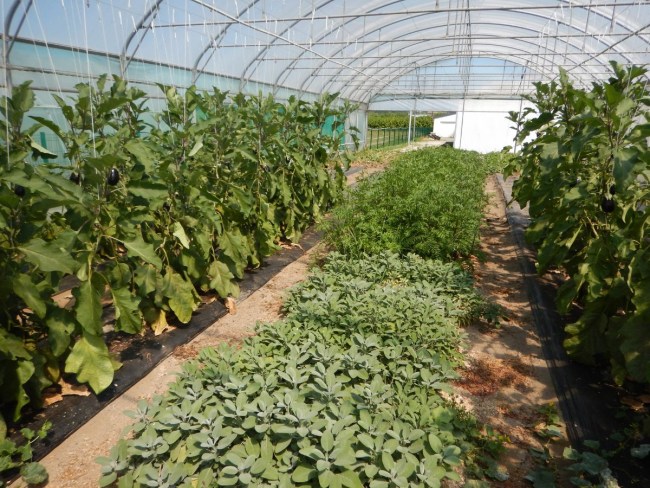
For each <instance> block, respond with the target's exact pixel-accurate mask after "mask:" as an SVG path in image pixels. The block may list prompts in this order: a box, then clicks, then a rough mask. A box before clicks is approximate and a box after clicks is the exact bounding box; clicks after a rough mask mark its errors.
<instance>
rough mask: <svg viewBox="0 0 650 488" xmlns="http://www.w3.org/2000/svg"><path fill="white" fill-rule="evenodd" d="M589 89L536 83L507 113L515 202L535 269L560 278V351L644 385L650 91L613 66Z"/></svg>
mask: <svg viewBox="0 0 650 488" xmlns="http://www.w3.org/2000/svg"><path fill="white" fill-rule="evenodd" d="M612 68H613V73H612V76H611V77H610V78H609V79H608V80H604V81H602V82H598V83H594V85H593V87H592V88H591V89H589V90H585V89H581V88H577V87H575V86H574V85H573V84H572V83H571V80H570V79H569V77H568V76H567V74H566V73H561V75H560V76H559V78H558V80H557V81H553V82H551V83H547V84H544V83H539V84H536V91H535V93H534V94H533V95H531V96H530V97H528V100H529V101H530V102H531V103H532V104H533V107H532V108H529V109H526V110H524V111H523V112H522V113H521V114H518V113H512V114H511V119H512V120H513V121H514V122H515V123H516V128H517V129H518V141H517V142H518V143H520V144H522V146H521V151H520V154H519V157H518V158H516V159H514V160H513V164H512V165H511V166H510V167H509V168H508V169H507V173H515V172H516V173H518V174H519V178H518V180H517V181H516V182H515V184H514V187H513V195H514V197H515V198H516V199H517V200H518V202H519V203H520V205H521V206H522V207H524V206H526V205H528V207H529V211H530V216H531V218H532V223H531V225H530V227H529V228H528V230H527V237H528V238H529V239H530V241H531V242H532V243H534V244H535V245H536V246H537V249H538V261H539V271H540V272H545V271H546V270H548V269H549V268H557V269H560V270H561V271H563V272H564V273H565V274H566V276H567V280H566V282H565V283H564V284H563V285H562V286H561V287H560V289H559V290H558V296H557V305H558V309H559V310H560V312H563V313H566V312H569V311H570V310H575V311H577V313H578V316H577V320H575V321H574V322H572V323H570V324H569V325H568V326H567V327H566V334H567V335H566V340H565V343H564V344H565V347H566V349H567V351H568V352H569V353H570V354H571V356H573V357H574V358H576V359H579V360H582V361H584V362H587V363H591V364H596V363H599V362H602V360H603V359H604V360H606V361H608V362H609V365H610V369H611V373H612V376H613V378H614V379H615V380H616V381H617V382H618V383H623V382H624V381H626V380H629V379H631V380H634V381H636V382H641V383H646V384H647V383H650V326H649V325H650V239H649V238H648V231H649V230H650V227H649V222H650V221H649V220H648V217H649V216H650V211H649V210H648V208H649V206H650V152H649V151H648V140H649V138H650V115H649V112H648V107H649V106H650V92H649V91H648V78H647V71H646V69H644V68H641V67H638V66H631V67H628V68H623V67H621V66H618V65H617V64H615V63H613V64H612Z"/></svg>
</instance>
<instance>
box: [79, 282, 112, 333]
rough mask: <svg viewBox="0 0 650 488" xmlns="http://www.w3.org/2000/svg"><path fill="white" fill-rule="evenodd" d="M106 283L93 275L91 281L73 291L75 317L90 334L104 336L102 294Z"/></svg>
mask: <svg viewBox="0 0 650 488" xmlns="http://www.w3.org/2000/svg"><path fill="white" fill-rule="evenodd" d="M104 285H105V282H104V281H103V280H102V278H101V277H100V276H99V275H98V274H97V273H93V275H92V278H91V279H90V280H86V281H83V282H82V283H81V284H80V285H79V286H78V287H77V288H75V289H74V290H73V291H72V294H73V295H74V297H75V305H74V310H75V315H76V318H77V321H78V322H79V323H80V324H81V327H82V328H83V329H84V330H85V331H87V332H88V333H90V334H94V335H97V336H99V335H101V334H102V327H103V325H104V324H103V322H102V302H101V299H102V294H103V292H104Z"/></svg>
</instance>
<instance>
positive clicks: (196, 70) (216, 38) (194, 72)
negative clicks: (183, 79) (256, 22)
mask: <svg viewBox="0 0 650 488" xmlns="http://www.w3.org/2000/svg"><path fill="white" fill-rule="evenodd" d="M191 1H192V2H194V3H196V4H197V5H201V2H197V1H196V0H191ZM259 1H260V0H253V2H251V3H249V4H247V5H246V8H241V9H240V11H239V12H237V17H239V16H240V15H243V14H244V12H246V11H247V10H249V9H251V8H253V7H254V6H255V5H257V4H258V3H259ZM231 25H237V23H236V22H232V23H229V24H228V25H226V27H225V28H224V29H222V30H221V31H220V32H219V34H217V35H215V36H213V37H212V38H211V39H210V42H209V43H208V44H207V45H206V46H205V48H203V51H201V52H200V53H199V55H198V56H197V57H196V61H194V65H193V66H192V83H196V80H198V78H199V72H203V69H199V64H200V63H201V59H202V58H203V56H205V54H206V53H207V52H208V51H210V49H211V48H212V45H213V44H214V43H215V42H219V41H220V40H221V39H223V38H224V37H225V36H226V33H227V31H228V28H229V27H230V26H231ZM212 49H213V52H212V54H210V56H208V59H206V60H205V63H203V67H205V66H207V64H208V63H209V62H210V59H212V56H213V55H214V48H212Z"/></svg>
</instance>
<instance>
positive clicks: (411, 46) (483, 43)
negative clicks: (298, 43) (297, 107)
mask: <svg viewBox="0 0 650 488" xmlns="http://www.w3.org/2000/svg"><path fill="white" fill-rule="evenodd" d="M486 40H487V39H486ZM495 40H497V39H495ZM425 42H426V43H428V42H429V41H423V42H417V43H413V44H411V45H410V46H408V47H406V48H403V49H404V50H406V49H411V48H413V47H414V46H417V45H418V44H424V43H425ZM524 42H527V43H529V44H533V45H534V43H532V42H530V41H524ZM451 45H453V44H445V45H444V46H443V47H447V46H451ZM481 45H491V46H501V44H494V43H487V42H482V43H481ZM378 47H379V46H378ZM440 47H441V46H440V44H438V45H436V49H439V48H440ZM427 49H429V48H426V49H423V50H421V51H416V54H418V53H420V52H424V51H426V50H427ZM554 54H555V53H554ZM449 57H450V58H453V57H454V56H453V55H450V56H449ZM423 59H424V58H423ZM382 60H383V59H381V58H380V59H379V60H378V61H377V62H375V63H373V65H371V66H364V68H366V69H367V68H373V69H374V68H375V67H376V65H378V64H379V63H380V62H381V61H382ZM527 61H528V62H530V60H527ZM386 68H390V66H389V65H387V66H383V67H382V68H381V69H386ZM338 75H340V71H339V72H338V73H335V74H333V75H332V78H334V77H336V76H338Z"/></svg>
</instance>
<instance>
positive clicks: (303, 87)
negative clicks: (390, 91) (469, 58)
mask: <svg viewBox="0 0 650 488" xmlns="http://www.w3.org/2000/svg"><path fill="white" fill-rule="evenodd" d="M522 42H525V43H526V44H531V45H536V44H535V43H533V42H530V41H522ZM417 44H424V42H422V43H417ZM417 44H412V45H411V46H409V47H408V48H404V49H409V48H412V47H413V46H416V45H417ZM451 45H453V44H447V45H444V46H440V45H437V46H436V48H435V49H440V48H441V47H448V46H451ZM479 45H484V46H492V47H503V45H502V44H495V43H487V42H482V43H480V44H479ZM373 49H374V48H373ZM427 49H429V50H430V49H431V48H426V49H423V50H422V51H425V50H427ZM422 51H418V52H422ZM521 52H522V53H527V54H530V51H525V50H523V49H522V50H521ZM557 54H558V53H557V52H554V53H553V54H551V55H548V54H544V55H541V54H537V55H536V56H537V57H541V58H548V57H549V56H554V55H557ZM453 57H454V56H451V55H450V58H453ZM524 60H525V61H527V62H529V63H530V58H528V59H526V58H524ZM380 61H381V60H380ZM377 64H378V62H375V63H373V66H375V65H377ZM601 64H602V65H603V66H606V65H605V64H604V63H601ZM369 67H371V66H368V67H366V68H369ZM385 68H390V66H384V67H383V68H382V69H385ZM583 71H585V72H586V71H587V70H585V69H583ZM406 73H407V72H404V73H402V74H406ZM339 74H340V71H339V72H337V73H335V74H332V76H331V79H333V78H334V77H335V76H338V75H339ZM374 76H376V75H374ZM393 78H395V77H393ZM390 81H392V79H391V80H390ZM386 84H388V83H386ZM384 86H385V85H384ZM307 88H308V85H307V86H305V85H302V86H301V89H307Z"/></svg>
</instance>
